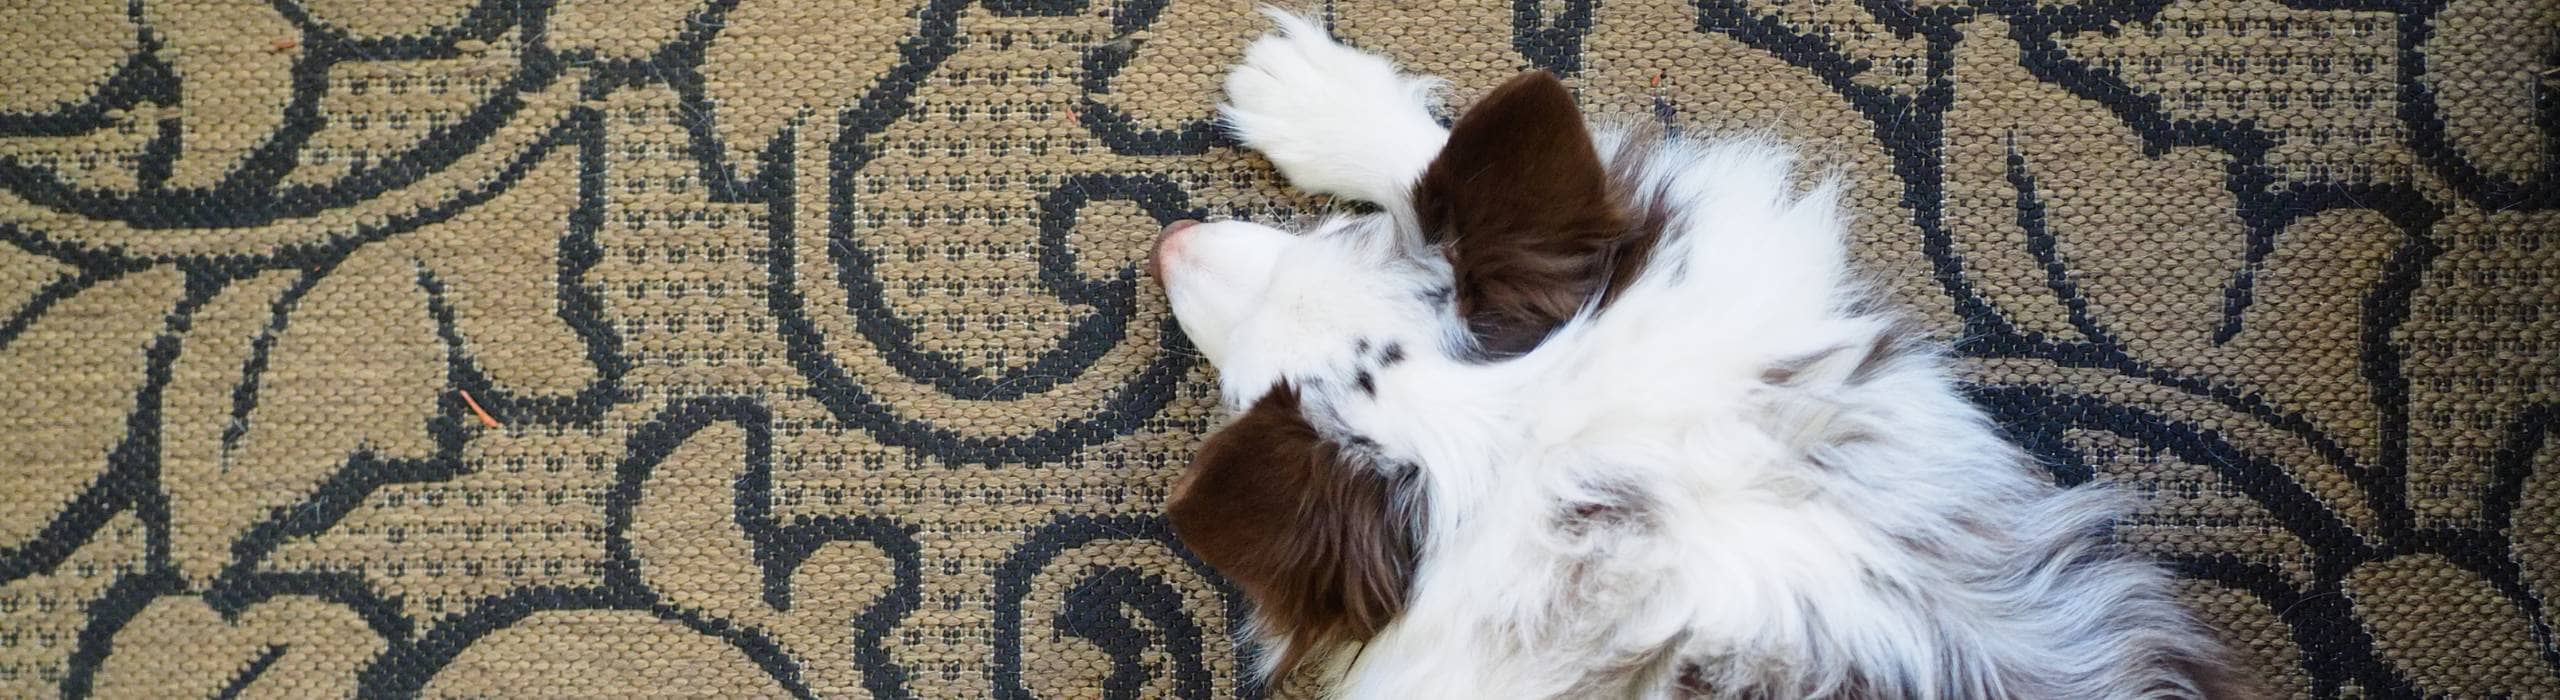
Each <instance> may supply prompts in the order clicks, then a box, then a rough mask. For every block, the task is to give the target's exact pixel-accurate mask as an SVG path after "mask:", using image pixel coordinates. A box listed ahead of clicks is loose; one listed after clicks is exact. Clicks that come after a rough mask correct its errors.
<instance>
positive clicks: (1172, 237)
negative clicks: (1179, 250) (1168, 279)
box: [1147, 219, 1200, 281]
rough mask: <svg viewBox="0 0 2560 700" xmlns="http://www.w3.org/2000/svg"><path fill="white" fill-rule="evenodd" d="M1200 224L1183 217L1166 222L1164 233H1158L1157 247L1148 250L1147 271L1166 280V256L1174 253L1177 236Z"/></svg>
mask: <svg viewBox="0 0 2560 700" xmlns="http://www.w3.org/2000/svg"><path fill="white" fill-rule="evenodd" d="M1198 225H1200V222H1197V221H1192V220H1190V219H1183V220H1181V221H1176V222H1173V223H1170V224H1165V227H1164V233H1161V234H1157V235H1156V245H1155V248H1153V249H1151V250H1149V251H1147V272H1148V273H1150V274H1153V275H1155V276H1156V280H1157V281H1163V280H1164V259H1165V256H1167V255H1172V254H1173V247H1174V245H1176V243H1175V241H1176V240H1177V238H1176V236H1177V235H1178V234H1181V233H1182V232H1183V231H1184V230H1185V229H1189V228H1191V227H1193V226H1198Z"/></svg>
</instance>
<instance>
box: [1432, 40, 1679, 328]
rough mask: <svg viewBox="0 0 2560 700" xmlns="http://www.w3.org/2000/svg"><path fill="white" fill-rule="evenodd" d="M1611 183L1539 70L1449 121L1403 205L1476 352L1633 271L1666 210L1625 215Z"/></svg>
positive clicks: (1564, 98)
mask: <svg viewBox="0 0 2560 700" xmlns="http://www.w3.org/2000/svg"><path fill="white" fill-rule="evenodd" d="M1619 155H1620V156H1622V157H1623V156H1629V155H1637V154H1624V153H1622V154H1619ZM1622 165H1623V164H1622ZM1619 179H1620V178H1613V177H1612V176H1611V173H1609V172H1607V171H1606V170H1605V169H1604V168H1603V167H1602V165H1601V162H1600V156H1599V154H1598V153H1597V152H1596V151H1594V150H1593V148H1592V144H1591V134H1590V132H1589V131H1588V130H1586V129H1585V128H1584V127H1583V123H1582V112H1581V111H1580V110H1579V109H1577V108H1576V107H1574V104H1573V95H1572V94H1571V93H1569V92H1567V91H1566V90H1565V87H1564V84H1563V83H1561V82H1558V81H1557V80H1556V78H1555V76H1553V75H1550V74H1547V73H1544V72H1533V73H1528V74H1524V75H1521V76H1520V77H1518V78H1513V79H1512V80H1511V82H1508V83H1504V84H1503V85H1502V87H1499V88H1495V89H1494V91H1493V92H1492V93H1490V94H1488V95H1486V96H1485V98H1484V99H1483V100H1481V101H1478V102H1477V103H1476V104H1475V106H1474V107H1473V108H1470V109H1468V110H1467V113H1466V115H1465V116H1462V117H1459V119H1458V123H1457V124H1456V125H1455V126H1452V127H1450V129H1449V142H1448V145H1447V146H1444V147H1442V149H1441V151H1440V155H1439V157H1438V158H1437V159H1435V160H1433V161H1432V163H1431V167H1430V169H1429V170H1428V171H1426V172H1425V173H1424V174H1423V176H1422V180H1421V182H1419V183H1417V184H1415V185H1414V208H1415V212H1416V213H1417V214H1418V215H1419V216H1420V219H1421V224H1422V227H1423V232H1424V234H1425V235H1426V236H1427V237H1428V238H1429V240H1431V241H1433V242H1435V243H1439V244H1442V245H1443V246H1445V248H1446V250H1447V251H1448V255H1449V258H1450V263H1451V265H1452V266H1453V267H1455V268H1456V270H1457V303H1458V312H1459V313H1460V314H1461V315H1463V316H1464V317H1466V319H1467V321H1468V324H1469V325H1470V326H1471V327H1472V329H1473V330H1474V331H1475V333H1476V338H1477V341H1478V343H1479V344H1480V345H1482V346H1483V347H1484V348H1485V349H1486V350H1489V351H1492V352H1494V353H1497V354H1517V353H1520V352H1525V351H1527V350H1528V349H1530V348H1532V347H1536V346H1537V344H1538V341H1540V340H1543V339H1545V338H1546V335H1547V332H1548V331H1550V330H1553V329H1554V328H1555V327H1556V325H1557V324H1561V323H1563V322H1564V321H1565V320H1566V319H1568V318H1571V317H1572V316H1573V314H1574V312H1576V311H1578V310H1580V309H1581V308H1582V305H1583V304H1584V302H1586V301H1588V300H1590V299H1591V298H1592V296H1593V295H1595V294H1608V293H1612V292H1611V290H1612V289H1613V288H1615V287H1617V286H1619V285H1623V284H1624V280H1628V279H1632V278H1633V277H1634V276H1635V271H1637V270H1639V269H1641V268H1642V266H1643V263H1644V258H1645V257H1646V255H1647V254H1649V253H1650V252H1651V250H1652V248H1653V242H1654V240H1655V239H1657V238H1659V237H1660V234H1661V227H1662V226H1665V225H1667V224H1668V221H1669V219H1670V212H1669V211H1667V210H1664V211H1658V212H1656V211H1644V212H1630V211H1627V210H1628V209H1629V208H1630V205H1629V202H1631V201H1632V198H1631V197H1629V196H1627V193H1625V192H1624V191H1622V190H1623V189H1624V188H1623V187H1618V186H1615V185H1614V183H1615V182H1616V181H1618V180H1619Z"/></svg>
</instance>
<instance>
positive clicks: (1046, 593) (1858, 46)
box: [0, 0, 2560, 698]
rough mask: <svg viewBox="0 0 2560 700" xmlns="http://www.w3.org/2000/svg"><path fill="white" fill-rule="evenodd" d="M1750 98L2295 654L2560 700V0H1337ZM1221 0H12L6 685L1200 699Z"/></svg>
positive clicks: (1437, 66)
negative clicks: (1178, 289)
mask: <svg viewBox="0 0 2560 700" xmlns="http://www.w3.org/2000/svg"><path fill="white" fill-rule="evenodd" d="M1323 9H1324V11H1325V12H1327V13H1328V14H1329V17H1330V18H1331V20H1332V21H1333V22H1334V25H1335V26H1336V27H1337V29H1338V31H1339V32H1340V33H1341V34H1342V35H1343V36H1345V37H1347V38H1348V39H1350V40H1351V41H1353V42H1355V43H1358V44H1360V45H1363V46H1367V47H1372V48H1376V49H1378V50H1382V51H1385V52H1387V53H1389V54H1391V55H1394V56H1397V57H1399V58H1401V59H1403V60H1404V61H1405V62H1406V64H1407V65H1409V66H1411V67H1413V68H1415V69H1418V70H1422V71H1428V72H1433V73H1438V74H1441V75H1445V76H1447V77H1449V78H1451V79H1452V80H1454V81H1455V82H1456V85H1457V90H1456V93H1457V95H1456V98H1457V99H1459V100H1464V99H1467V98H1468V97H1471V96H1472V95H1474V94H1476V93H1478V92H1480V91H1482V90H1484V89H1486V88H1489V87H1490V86H1492V85H1494V84H1495V83H1497V82H1498V81H1500V80H1501V79H1503V78H1506V77H1508V76H1510V75H1512V74H1513V73H1515V72H1516V71H1520V70H1523V69H1528V68H1532V67H1542V68H1547V69H1550V70H1555V71H1557V72H1560V73H1562V74H1564V75H1566V76H1568V82H1569V83H1570V84H1572V85H1573V86H1575V87H1576V88H1577V89H1578V90H1579V91H1580V93H1581V96H1582V99H1583V101H1584V103H1585V104H1586V105H1587V106H1588V108H1589V109H1590V110H1592V111H1594V112H1598V113H1606V114H1615V115H1624V116H1627V117H1629V118H1640V119H1663V120H1668V121H1670V122H1672V123H1674V124H1676V125H1679V126H1680V127H1682V128H1685V129H1688V130H1690V131H1692V132H1712V131H1716V130H1731V129H1744V128H1763V129H1775V130H1777V131H1779V132H1782V133H1784V134H1787V135H1789V136H1791V137H1793V138H1796V139H1799V140H1801V141H1804V142H1806V143H1808V144H1812V145H1814V146H1815V147H1816V149H1817V150H1819V151H1820V152H1821V153H1822V154H1823V156H1824V157H1825V158H1826V159H1828V160H1829V161H1830V162H1832V163H1835V164H1837V165H1838V166H1840V167H1842V168H1845V169H1846V171H1847V172H1848V173H1849V174H1850V175H1851V179H1852V181H1853V182H1854V184H1855V188H1856V195H1855V196H1856V201H1857V206H1858V215H1859V216H1860V217H1861V221H1860V224H1859V226H1858V229H1857V230H1858V232H1859V233H1858V235H1859V238H1860V244H1861V256H1862V258H1863V259H1864V260H1865V261H1866V262H1867V263H1868V264H1869V265H1871V266H1872V268H1873V269H1874V270H1876V271H1877V272H1879V273H1880V274H1881V275H1882V276H1883V277H1884V278H1885V279H1886V280H1887V286H1888V287H1889V288H1890V290H1891V291H1892V292H1893V294H1894V296H1895V298H1896V299H1897V300H1898V301H1899V302H1900V303H1903V304H1905V305H1907V306H1908V307H1909V308H1911V309H1912V310H1914V311H1915V312H1916V313H1919V314H1922V315H1924V316H1926V317H1927V318H1929V319H1932V320H1934V321H1935V322H1936V323H1937V324H1938V326H1939V327H1940V328H1941V330H1943V331H1944V333H1945V334H1946V335H1947V336H1948V337H1951V338H1961V339H1962V342H1961V346H1960V347H1961V349H1962V351H1963V353H1964V354H1965V355H1966V356H1967V357H1968V358H1971V360H1970V364H1971V367H1972V368H1973V374H1972V378H1973V379H1974V380H1976V381H1978V383H1979V384H1978V389H1977V391H1976V395H1977V396H1978V397H1979V398H1980V400H1981V401H1983V402H1984V403H1985V404H1987V405H1988V406H1990V407H1991V408H1992V409H1993V410H1994V411H1995V412H1996V413H1997V414H1998V415H1999V417H2000V418H2001V420H2003V421H2004V422H2005V423H2006V424H2007V425H2008V426H2009V427H2010V428H2011V429H2012V430H2013V431H2014V433H2015V435H2016V436H2017V438H2018V439H2019V440H2021V441H2022V442H2024V443H2026V444H2028V445H2030V446H2031V447H2032V448H2033V449H2034V450H2035V451H2036V452H2037V453H2039V454H2040V455H2043V456H2044V457H2045V458H2046V459H2047V460H2048V461H2049V462H2050V464H2051V466H2052V468H2053V471H2054V474H2055V475H2056V478H2058V479H2061V480H2064V481H2073V482H2077V481H2084V480H2090V479H2105V480H2110V481H2117V482H2122V483H2125V484H2128V485H2129V486H2130V487H2131V488H2133V489H2135V490H2137V491H2139V492H2140V493H2142V494H2143V495H2144V496H2145V497H2146V498H2147V501H2146V502H2147V506H2146V507H2145V509H2144V510H2143V511H2142V513H2141V515H2140V517H2138V518H2136V519H2135V520H2134V521H2132V522H2129V523H2127V524H2126V527H2125V528H2124V530H2123V537H2124V538H2125V539H2126V540H2127V541H2129V542H2131V543H2133V544H2135V545H2137V546H2139V547H2141V548H2143V549H2145V550H2148V551H2151V552H2155V553H2157V554H2158V555H2159V556H2161V557H2164V558H2166V559H2167V560H2169V561H2170V562H2172V563H2174V564H2175V566H2176V567H2177V568H2178V569H2179V570H2180V571H2182V572H2183V573H2184V574H2185V575H2186V576H2188V577H2189V579H2190V582H2189V583H2187V584H2186V587H2185V592H2186V595H2188V596H2189V597H2190V598H2191V599H2192V600H2194V601H2195V602H2196V604H2197V605H2198V606H2200V608H2201V609H2202V610H2203V612H2204V614H2205V615H2206V616H2207V617H2209V618H2210V619H2211V620H2212V621H2213V622H2214V623H2215V624H2216V625H2218V626H2219V627H2220V629H2222V630H2223V631H2224V633H2225V635H2226V636H2227V638H2228V639H2229V640H2230V641H2231V642H2232V643H2233V644H2234V645H2235V646H2237V647H2238V648H2239V649H2240V650H2241V651H2242V653H2243V655H2244V656H2245V657H2246V660H2247V663H2248V664H2249V667H2250V668H2251V669H2253V670H2254V671H2256V672H2258V673H2261V674H2264V675H2265V676H2266V677H2268V678H2270V679H2272V684H2273V685H2274V686H2275V687H2277V688H2279V689H2281V690H2283V691H2284V692H2286V693H2290V694H2294V695H2303V696H2316V697H2338V696H2374V697H2402V696H2413V695H2419V694H2441V695H2451V696H2459V697H2484V696H2491V695H2502V694H2503V695H2509V696H2516V697H2554V696H2555V695H2560V645H2555V640H2554V637H2553V622H2554V621H2555V620H2560V613H2555V612H2554V610H2553V607H2552V605H2553V604H2554V603H2560V600H2555V598H2554V595H2555V594H2560V438H2554V437H2553V436H2552V435H2551V434H2550V433H2551V432H2552V427H2553V424H2554V422H2555V413H2556V412H2560V408H2555V406H2560V305H2555V303H2560V72H2555V68H2554V63H2555V61H2560V3H2555V2H2554V1H2553V0H2405V1H2401V2H2393V1H2391V0H2254V1H2230V2H2213V1H2201V0H2085V1H2083V2H2076V3H2063V2H2057V3H2051V4H2040V3H2036V2H2029V1H2026V0H1983V1H1981V2H1963V1H1961V0H1956V1H1949V2H1934V1H1932V2H1917V3H1905V2H1902V1H1900V0H1698V1H1697V2H1695V3H1694V4H1682V3H1678V2H1670V1H1667V0H1598V1H1593V0H1561V1H1559V0H1543V1H1542V0H1517V1H1516V2H1514V3H1510V4H1500V3H1481V2H1454V1H1441V2H1426V1H1412V2H1361V3H1353V2H1348V1H1344V2H1339V3H1337V4H1335V5H1332V6H1330V7H1326V8H1323ZM1262 26H1263V23H1262V22H1261V20H1260V19H1259V18H1258V17H1257V16H1255V15H1254V14H1253V13H1252V8H1251V7H1250V6H1249V5H1248V4H1247V3H1241V2H1230V1H1227V0H1211V1H1205V2H1196V3H1195V2H1170V3H1168V2H1166V0H1130V1H1128V2H1090V1H1088V0H990V1H989V2H983V3H975V4H971V3H963V2H954V1H951V0H924V1H923V2H916V1H914V0H854V1H851V2H814V1H807V0H710V1H707V2H706V1H704V0H683V1H678V0H617V1H613V2H607V1H603V0H557V1H556V2H550V1H544V0H487V1H485V2H470V1H466V0H434V1H428V0H419V1H415V2H401V3H388V2H359V1H357V0H299V1H297V0H274V1H273V2H237V1H232V2H224V1H217V0H41V1H39V0H16V1H12V2H7V3H0V66H6V68H0V696H6V697H32V696H52V695H57V694H59V695H75V696H77V695H97V696H113V697H153V698H160V697H210V696H222V697H230V696H233V695H242V696H332V695H338V696H344V695H366V696H403V695H414V694H427V695H439V696H442V695H509V696H513V695H543V694H561V695H586V696H609V695H626V694H662V693H663V694H725V695H758V696H764V695H817V696H861V695H866V694H868V695H873V696H881V697H927V698H975V697H998V698H1033V697H1038V698H1070V697H1096V696H1101V697H1115V698H1117V697H1182V698H1192V697H1226V696H1232V695H1242V694H1254V693H1258V692H1260V691H1259V690H1257V689H1252V688H1248V687H1246V685H1245V684H1244V683H1243V682H1241V681H1240V680H1239V678H1238V676H1237V663H1236V660H1235V653H1236V652H1235V650H1234V647H1233V644H1232V642H1231V637H1230V632H1231V630H1232V629H1233V628H1234V626H1235V624H1236V620H1237V616H1238V614H1239V613H1240V607H1239V606H1240V601H1238V600H1237V599H1235V597H1234V596H1233V594H1232V592H1231V591H1229V590H1228V589H1226V588H1225V587H1223V586H1222V584H1220V583H1218V582H1217V581H1216V580H1215V579H1214V578H1213V577H1212V575H1211V574H1210V573H1209V572H1208V571H1207V570H1206V569H1205V568H1204V567H1203V566H1201V565H1200V564H1199V562H1197V561H1196V560H1194V559H1192V558H1190V557H1189V556H1188V555H1187V554H1186V553H1185V552H1184V550H1183V549H1182V547H1181V546H1180V544H1179V543H1177V542H1175V541H1174V540H1173V539H1172V537H1171V536H1170V535H1169V534H1168V532H1167V531H1166V528H1165V526H1164V523H1163V520H1162V518H1161V517H1160V516H1159V515H1158V508H1159V506H1160V504H1161V502H1162V500H1163V498H1164V495H1165V489H1166V486H1167V484H1168V483H1169V481H1170V480H1171V478H1172V477H1173V475H1174V474H1175V473H1176V472H1177V471H1178V470H1179V469H1180V468H1181V466H1182V465H1183V463H1184V461H1185V459H1186V458H1187V456H1188V452H1189V450H1190V449H1191V448H1192V445H1193V443H1194V441H1195V439H1196V438H1197V436H1198V435H1199V434H1200V433H1201V432H1202V431H1203V430H1205V429H1206V428H1207V427H1208V426H1210V425H1211V424H1212V422H1213V421H1214V420H1216V417H1215V416H1214V415H1213V413H1212V411H1211V409H1210V401H1209V390H1208V384H1207V382H1206V380H1207V377H1208V371H1209V370H1208V369H1207V368H1205V367H1203V366H1202V365H1201V364H1200V363H1199V362H1198V361H1197V360H1196V359H1195V358H1194V356H1193V355H1191V354H1189V353H1188V352H1186V351H1185V350H1184V348H1185V343H1184V341H1183V340H1182V339H1181V338H1180V336H1179V334H1178V333H1177V332H1176V331H1175V330H1174V329H1173V326H1172V325H1171V324H1170V322H1169V319H1168V315H1167V313H1166V311H1165V307H1164V301H1163V298H1162V296H1161V294H1160V293H1159V292H1158V291H1157V290H1155V289H1154V288H1153V287H1152V286H1151V285H1150V283H1149V282H1148V281H1147V280H1145V279H1144V278H1143V276H1142V275H1141V274H1140V273H1139V272H1137V271H1136V269H1137V264H1138V261H1139V260H1140V259H1141V258H1142V256H1143V251H1144V249H1145V244H1146V242H1147V241H1148V240H1149V238H1150V236H1151V235H1152V234H1153V233H1154V232H1155V230H1156V229H1157V227H1158V226H1159V224H1160V223H1161V222H1164V221H1169V220H1172V219H1175V218H1180V217H1193V216H1203V215H1205V216H1214V217H1245V218H1263V219H1275V218H1281V217H1287V216H1291V215H1293V214H1296V213H1300V212H1305V211H1308V210H1310V208H1311V207H1318V206H1323V205H1322V204H1321V203H1318V202H1312V201H1308V200H1304V199H1301V198H1298V197H1296V196H1295V195H1292V194H1291V193H1288V192H1285V191H1283V190H1282V189H1281V187H1280V186H1279V184H1278V183H1277V182H1276V181H1275V179H1274V178H1273V177H1272V176H1271V174H1270V172H1269V170H1268V169H1267V166H1265V165H1264V164H1263V163H1262V162H1261V161H1260V160H1259V159H1257V158H1255V157H1253V156H1250V155H1246V154H1242V153H1239V152H1237V151H1236V150H1234V149H1233V148H1232V146H1231V145H1230V144H1228V143H1226V142H1225V141H1224V140H1223V138H1222V137H1221V136H1220V135H1219V134H1218V133H1217V132H1216V131H1215V130H1214V129H1213V128H1212V127H1211V126H1210V124H1209V122H1208V119H1209V118H1210V115H1211V106H1212V105H1213V104H1214V103H1215V101H1216V99H1217V85H1218V80H1219V77H1220V75H1221V74H1222V72H1223V70H1224V69H1225V67H1226V66H1227V65H1228V64H1230V63H1231V62H1233V61H1234V60H1235V59H1236V57H1237V54H1238V52H1239V51H1240V49H1241V48H1242V46H1243V45H1244V43H1245V42H1246V40H1248V39H1249V38H1250V37H1252V36H1253V35H1255V34H1256V33H1258V32H1259V31H1260V29H1261V27H1262Z"/></svg>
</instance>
